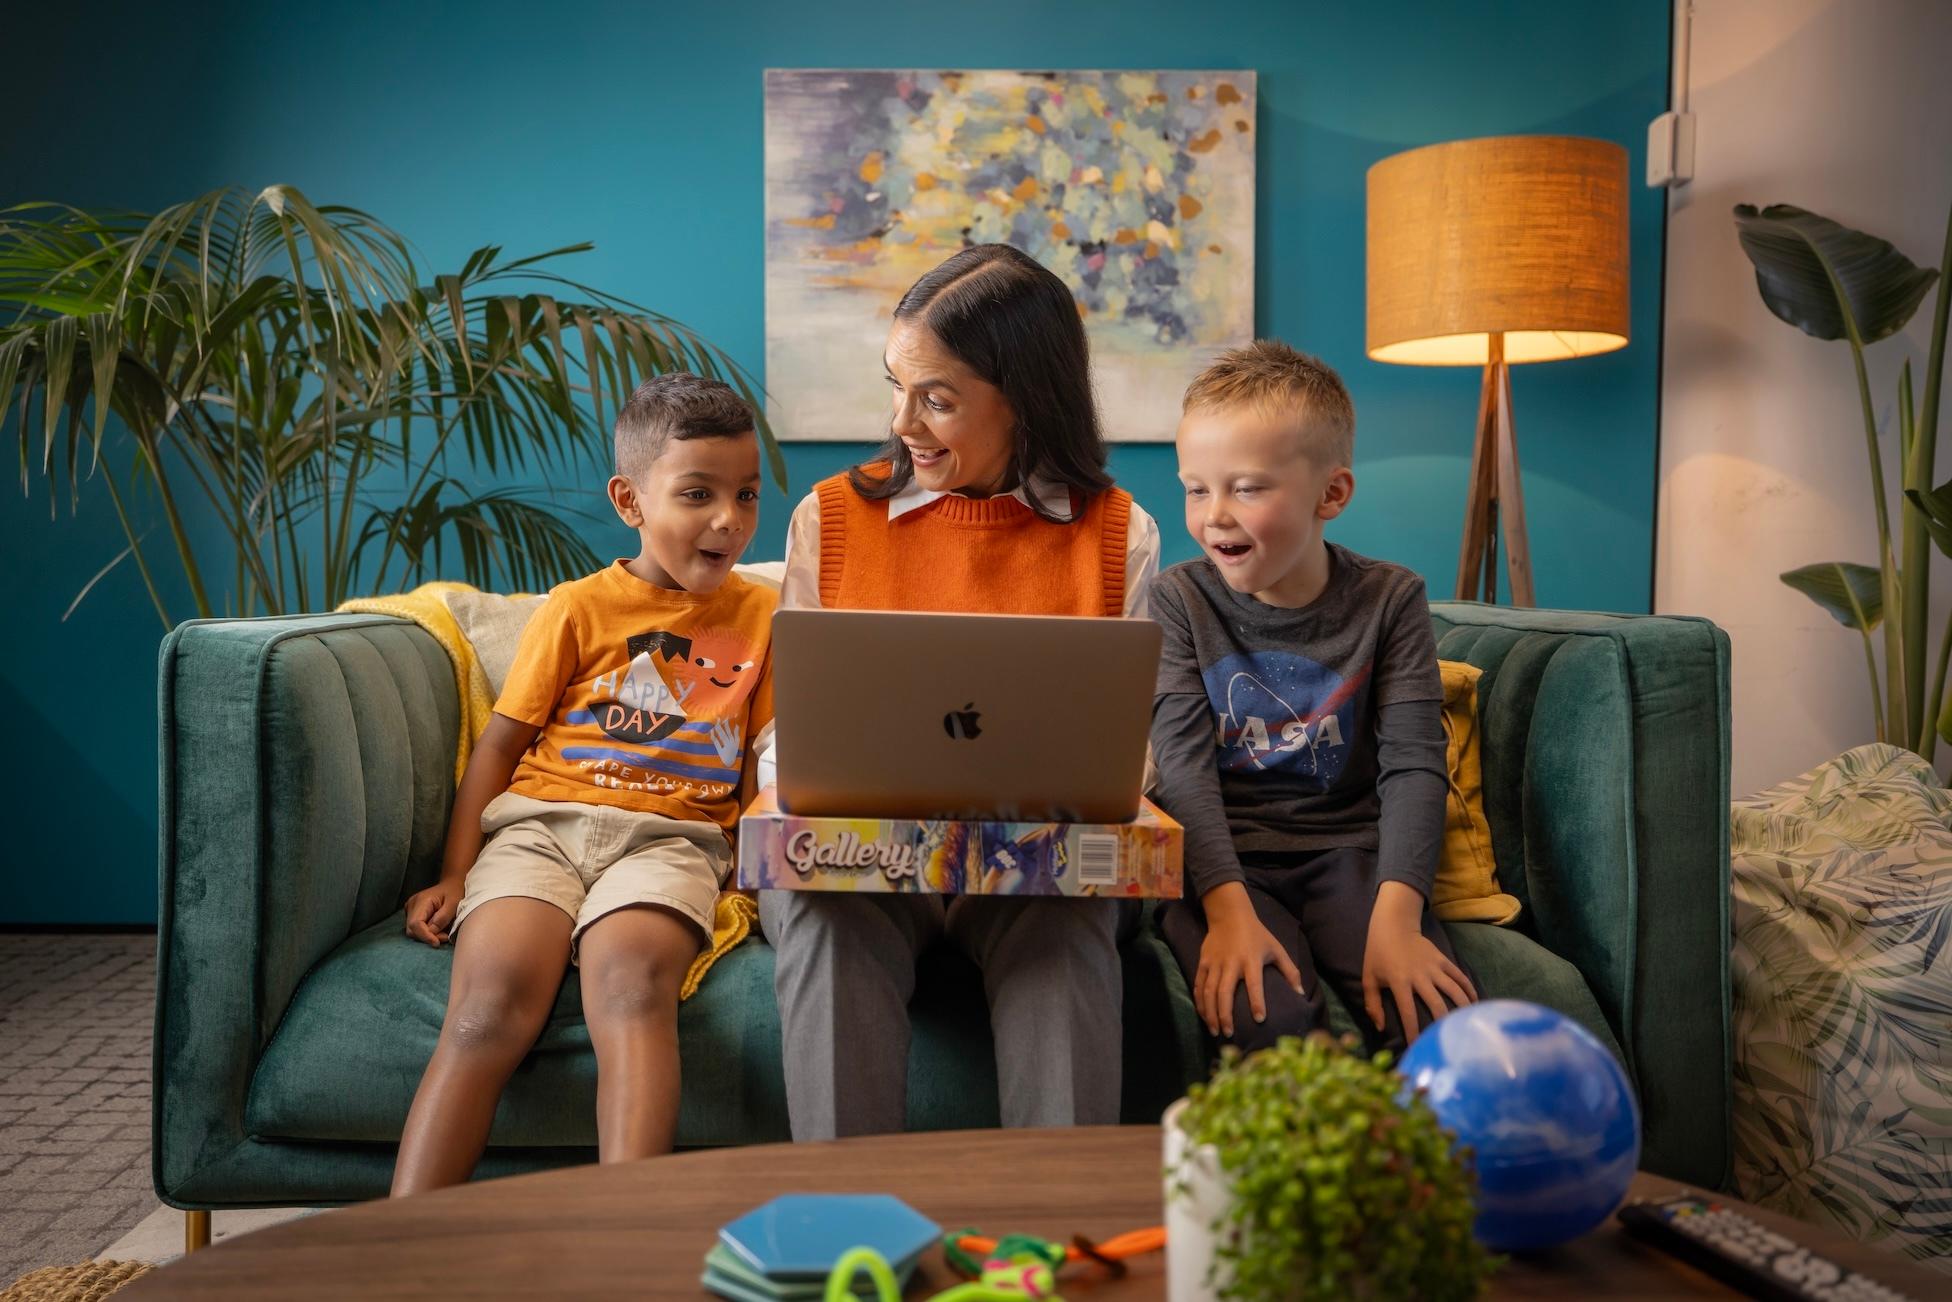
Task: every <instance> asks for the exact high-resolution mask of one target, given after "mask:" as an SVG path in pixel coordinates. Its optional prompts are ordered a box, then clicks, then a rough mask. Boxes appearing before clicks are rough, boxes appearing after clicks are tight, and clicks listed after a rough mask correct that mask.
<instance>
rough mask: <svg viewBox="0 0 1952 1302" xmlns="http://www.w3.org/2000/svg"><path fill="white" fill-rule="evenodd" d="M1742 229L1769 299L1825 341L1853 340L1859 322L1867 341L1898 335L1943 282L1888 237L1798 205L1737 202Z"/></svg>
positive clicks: (1765, 297) (1787, 318)
mask: <svg viewBox="0 0 1952 1302" xmlns="http://www.w3.org/2000/svg"><path fill="white" fill-rule="evenodd" d="M1735 230H1736V234H1737V236H1738V237H1739V238H1740V239H1741V241H1742V251H1743V252H1744V253H1746V254H1748V255H1749V261H1750V262H1752V263H1754V264H1755V284H1756V288H1757V289H1758V290H1760V291H1761V293H1762V301H1763V302H1764V303H1765V304H1767V305H1768V307H1769V310H1770V311H1771V312H1774V313H1775V314H1776V315H1777V316H1779V317H1781V318H1782V319H1783V320H1785V321H1787V322H1789V323H1790V324H1791V325H1793V326H1795V327H1796V328H1797V329H1798V330H1801V331H1802V332H1803V333H1804V334H1807V335H1814V336H1815V337H1816V338H1818V339H1847V338H1849V337H1850V333H1851V332H1850V328H1849V327H1850V324H1851V323H1853V322H1854V323H1855V325H1856V327H1857V337H1858V340H1859V341H1860V342H1862V343H1867V344H1868V343H1871V342H1872V341H1874V340H1878V339H1882V338H1884V337H1885V336H1886V335H1889V334H1894V333H1896V332H1897V331H1899V330H1901V329H1903V328H1904V324H1905V322H1907V321H1909V320H1911V314H1912V313H1913V312H1916V311H1917V310H1918V304H1919V303H1920V302H1921V301H1922V300H1923V299H1924V297H1925V291H1926V290H1928V289H1930V288H1931V287H1932V282H1933V281H1934V280H1936V279H1938V272H1937V271H1934V270H1931V269H1929V268H1925V267H1920V266H1918V265H1916V264H1915V263H1913V262H1912V260H1911V259H1910V258H1907V257H1906V256H1905V255H1904V254H1902V253H1900V252H1898V250H1897V249H1895V248H1893V247H1892V246H1891V244H1890V242H1889V241H1887V240H1881V239H1878V238H1877V237H1876V236H1874V235H1866V234H1864V233H1863V232H1862V231H1854V230H1851V229H1850V228H1849V227H1848V226H1841V225H1838V224H1837V223H1836V222H1833V221H1831V220H1830V219H1829V218H1828V217H1822V216H1819V215H1817V214H1816V213H1813V212H1808V211H1806V210H1804V209H1802V208H1798V207H1795V206H1794V205H1791V204H1786V203H1777V204H1771V205H1769V206H1768V207H1767V208H1763V209H1760V210H1758V209H1757V208H1756V207H1755V206H1754V205H1753V204H1746V203H1738V204H1736V205H1735ZM1846 306H1847V307H1848V312H1849V316H1848V320H1847V319H1846V316H1845V308H1846Z"/></svg>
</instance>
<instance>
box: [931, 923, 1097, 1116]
mask: <svg viewBox="0 0 1952 1302" xmlns="http://www.w3.org/2000/svg"><path fill="white" fill-rule="evenodd" d="M1118 929H1119V911H1118V903H1117V902H1116V901H1114V900H1089V899H1087V900H1065V899H1049V898H1045V899H1035V898H1030V897H1025V896H991V897H983V896H963V897H960V898H958V899H957V900H956V901H955V903H953V904H951V905H950V906H949V916H948V932H949V938H950V939H951V940H953V941H954V942H955V943H956V944H958V945H960V946H962V948H963V950H964V951H965V952H966V953H967V954H968V955H969V956H970V957H971V958H973V959H975V960H976V963H977V965H978V966H980V967H981V968H982V969H983V988H984V990H985V991H986V992H987V993H988V995H989V1001H990V1029H991V1031H992V1032H993V1033H994V1035H995V1036H996V1077H997V1092H998V1095H999V1097H1000V1100H1001V1103H1002V1113H1003V1124H1004V1125H1006V1126H1109V1125H1115V1124H1116V1123H1117V1122H1118V1110H1119V1090H1120V1085H1121V1083H1122V1076H1123V1071H1124V1062H1123V1060H1122V1058H1121V1056H1120V1055H1121V1053H1122V1052H1123V1045H1124V1039H1125V1035H1124V1024H1123V1021H1122V1018H1123V1015H1124V1003H1125V973H1124V968H1123V967H1122V966H1121V964H1120V962H1119V957H1118Z"/></svg>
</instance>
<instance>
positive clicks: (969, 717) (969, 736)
mask: <svg viewBox="0 0 1952 1302" xmlns="http://www.w3.org/2000/svg"><path fill="white" fill-rule="evenodd" d="M980 714H981V711H979V710H977V709H976V702H974V701H971V702H969V703H968V704H967V705H965V706H963V707H962V708H961V709H960V710H951V711H949V712H948V713H947V714H945V715H943V716H942V731H944V732H946V733H948V734H949V736H950V737H952V738H954V739H955V740H957V741H975V740H976V739H977V738H978V737H980V736H982V735H983V729H982V727H981V726H980V725H978V724H977V722H976V720H977V718H978V717H979V715H980Z"/></svg>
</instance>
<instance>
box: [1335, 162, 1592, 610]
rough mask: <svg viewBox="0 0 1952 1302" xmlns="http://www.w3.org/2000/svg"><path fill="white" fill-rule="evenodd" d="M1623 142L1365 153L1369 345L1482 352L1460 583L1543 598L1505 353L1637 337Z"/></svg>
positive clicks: (1454, 360) (1460, 356)
mask: <svg viewBox="0 0 1952 1302" xmlns="http://www.w3.org/2000/svg"><path fill="white" fill-rule="evenodd" d="M1628 193H1629V191H1628V188H1627V151H1626V150H1624V149H1622V148H1621V147H1620V146H1619V145H1616V144H1613V143H1611V142H1609V141H1605V140H1588V139H1585V138H1584V137H1580V136H1491V137H1488V138H1485V139H1482V140H1458V141H1453V142H1451V143H1449V144H1443V145H1429V146H1426V147H1425V148H1422V149H1412V150H1410V151H1408V152H1407V153H1402V154H1396V155H1394V156H1392V157H1390V158H1385V159H1384V160H1383V161H1382V162H1380V163H1377V164H1376V165H1375V166H1374V167H1372V168H1370V169H1369V330H1368V351H1369V356H1370V357H1372V358H1374V359H1375V360H1377V361H1379V362H1401V363H1405V364H1407V365H1411V366H1482V367H1483V368H1484V384H1483V387H1482V388H1481V390H1480V392H1479V397H1478V427H1477V442H1476V444H1475V445H1474V447H1473V448H1472V451H1471V487H1470V492H1469V495H1468V496H1467V498H1466V500H1465V508H1464V545H1463V548H1462V550H1461V553H1460V555H1459V556H1458V560H1457V597H1458V599H1459V600H1471V599H1477V598H1481V599H1482V600H1485V601H1496V600H1497V595H1498V538H1499V536H1500V534H1502V535H1503V538H1504V549H1505V557H1504V563H1505V573H1506V578H1507V580H1508V583H1509V586H1510V590H1511V600H1512V604H1513V605H1517V606H1532V605H1536V604H1538V603H1537V597H1536V594H1535V592H1534V590H1533V587H1532V557H1531V552H1530V549H1529V548H1528V546H1527V544H1526V541H1525V497H1524V493H1523V491H1522V489H1521V486H1520V484H1519V478H1518V444H1517V441H1516V437H1515V435H1514V433H1513V429H1512V414H1511V375H1510V368H1511V367H1513V366H1516V365H1518V364H1520V363H1522V362H1550V361H1559V360H1562V359H1564V358H1568V357H1589V356H1591V355H1593V354H1594V353H1607V352H1612V351H1613V350H1614V349H1616V348H1623V347H1625V346H1626V343H1627V318H1628V300H1627V196H1628Z"/></svg>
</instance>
